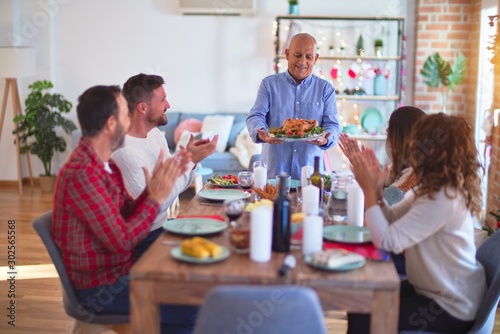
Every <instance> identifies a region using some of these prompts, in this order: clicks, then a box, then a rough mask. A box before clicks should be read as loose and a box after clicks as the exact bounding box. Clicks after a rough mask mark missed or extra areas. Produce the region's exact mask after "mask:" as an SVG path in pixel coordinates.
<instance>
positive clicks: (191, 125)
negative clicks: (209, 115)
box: [174, 118, 202, 144]
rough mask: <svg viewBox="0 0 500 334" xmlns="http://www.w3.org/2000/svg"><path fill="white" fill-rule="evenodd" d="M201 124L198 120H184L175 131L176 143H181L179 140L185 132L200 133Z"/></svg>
mask: <svg viewBox="0 0 500 334" xmlns="http://www.w3.org/2000/svg"><path fill="white" fill-rule="evenodd" d="M201 124H202V122H201V121H200V120H199V119H196V118H188V119H185V120H183V121H182V122H180V123H179V125H177V127H176V128H175V130H174V142H175V143H176V144H177V143H178V142H179V139H180V138H181V135H182V133H183V132H184V130H188V131H190V132H200V131H201Z"/></svg>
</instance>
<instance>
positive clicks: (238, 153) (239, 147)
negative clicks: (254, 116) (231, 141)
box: [229, 127, 262, 169]
mask: <svg viewBox="0 0 500 334" xmlns="http://www.w3.org/2000/svg"><path fill="white" fill-rule="evenodd" d="M261 151H262V144H256V143H254V142H253V140H252V138H250V134H249V133H248V129H247V128H246V127H245V128H243V130H241V132H240V133H239V134H238V137H237V138H236V145H235V146H234V147H231V148H230V149H229V152H231V153H232V154H233V155H234V156H235V157H236V158H238V161H239V162H240V164H241V165H242V166H243V167H244V168H247V169H248V165H249V163H250V158H251V157H252V155H254V154H257V153H261Z"/></svg>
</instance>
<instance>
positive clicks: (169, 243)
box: [162, 240, 181, 246]
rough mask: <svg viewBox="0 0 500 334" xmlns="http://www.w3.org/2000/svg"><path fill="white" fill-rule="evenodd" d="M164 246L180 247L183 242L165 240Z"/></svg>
mask: <svg viewBox="0 0 500 334" xmlns="http://www.w3.org/2000/svg"><path fill="white" fill-rule="evenodd" d="M162 244H164V245H167V246H178V245H180V244H181V242H180V241H177V240H163V242H162Z"/></svg>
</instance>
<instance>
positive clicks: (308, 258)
mask: <svg viewBox="0 0 500 334" xmlns="http://www.w3.org/2000/svg"><path fill="white" fill-rule="evenodd" d="M355 255H359V254H355ZM304 261H305V262H306V263H307V265H309V266H311V267H314V268H317V269H322V270H328V271H348V270H354V269H358V268H361V267H363V266H364V265H365V264H366V259H365V258H364V257H363V256H361V255H359V260H358V261H355V262H352V263H347V264H342V265H339V266H328V265H323V264H320V263H317V262H314V261H312V256H310V255H306V256H305V257H304Z"/></svg>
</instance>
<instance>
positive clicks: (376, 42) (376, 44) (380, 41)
mask: <svg viewBox="0 0 500 334" xmlns="http://www.w3.org/2000/svg"><path fill="white" fill-rule="evenodd" d="M383 46H384V41H383V40H381V39H378V38H377V39H376V40H375V47H383Z"/></svg>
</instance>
